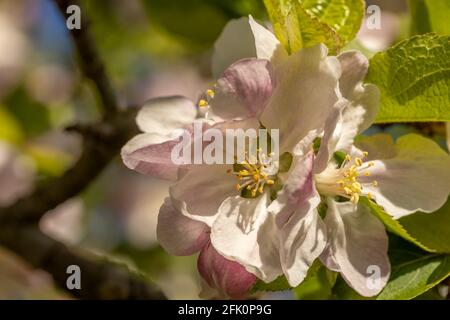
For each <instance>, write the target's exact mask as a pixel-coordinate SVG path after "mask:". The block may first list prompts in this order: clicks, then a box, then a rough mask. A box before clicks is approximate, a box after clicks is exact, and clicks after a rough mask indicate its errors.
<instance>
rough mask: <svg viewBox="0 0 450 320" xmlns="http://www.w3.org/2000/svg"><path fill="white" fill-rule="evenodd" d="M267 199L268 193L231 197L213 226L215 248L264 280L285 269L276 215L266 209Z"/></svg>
mask: <svg viewBox="0 0 450 320" xmlns="http://www.w3.org/2000/svg"><path fill="white" fill-rule="evenodd" d="M268 201H269V196H268V194H263V195H262V196H260V197H258V198H254V199H247V198H242V197H241V196H235V197H229V198H227V199H226V200H225V201H224V202H223V204H222V205H221V206H220V209H219V212H220V213H219V215H218V217H217V220H216V221H215V222H214V224H213V226H212V228H211V243H212V244H213V246H214V248H216V250H217V251H218V252H219V253H220V254H221V255H223V256H224V257H226V258H228V259H230V260H233V261H237V262H239V263H240V264H242V265H243V266H244V267H245V269H246V270H247V271H249V272H251V273H253V274H254V275H256V276H257V277H258V278H260V279H261V280H263V281H265V282H270V281H273V280H275V279H276V278H277V277H278V276H279V275H280V274H281V273H282V270H281V266H280V259H279V252H278V243H277V241H278V239H277V230H276V226H275V221H274V217H273V215H271V214H268V212H267V203H268Z"/></svg>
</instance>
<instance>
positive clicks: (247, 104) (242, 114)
mask: <svg viewBox="0 0 450 320" xmlns="http://www.w3.org/2000/svg"><path fill="white" fill-rule="evenodd" d="M274 85H275V84H274V75H273V70H272V65H271V64H270V62H269V61H267V60H258V59H244V60H240V61H238V62H236V63H235V64H233V65H231V66H230V67H229V68H228V69H227V70H225V72H224V73H223V74H222V76H221V77H220V78H219V80H217V85H216V89H215V96H214V99H213V100H212V101H211V108H212V111H213V112H214V114H216V115H218V116H219V117H222V118H224V119H233V118H248V117H258V116H259V115H260V114H261V112H262V111H263V110H264V107H265V106H266V104H267V102H268V100H269V98H270V96H271V94H272V89H273V87H274Z"/></svg>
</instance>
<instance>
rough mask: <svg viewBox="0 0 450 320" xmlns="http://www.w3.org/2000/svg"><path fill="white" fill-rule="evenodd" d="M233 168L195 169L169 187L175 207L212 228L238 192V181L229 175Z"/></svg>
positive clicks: (197, 167) (214, 165)
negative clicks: (226, 201) (227, 200)
mask: <svg viewBox="0 0 450 320" xmlns="http://www.w3.org/2000/svg"><path fill="white" fill-rule="evenodd" d="M231 168H232V166H231V165H216V164H213V165H207V164H204V165H196V166H193V167H191V168H190V169H188V170H187V172H186V173H185V174H184V175H183V176H182V177H181V178H180V179H179V180H178V181H177V183H175V184H174V185H173V186H171V187H170V189H169V192H170V196H171V198H172V201H173V203H174V206H175V207H176V208H177V209H178V210H180V211H181V213H182V214H184V215H185V216H187V217H189V218H191V219H194V220H197V221H201V222H204V223H206V224H207V225H208V226H212V225H213V222H214V221H215V220H216V217H217V214H218V212H219V207H220V206H221V204H222V202H223V201H224V200H225V199H226V198H228V197H230V196H233V195H236V194H238V191H237V190H236V177H235V176H234V175H232V174H229V173H227V170H228V169H231Z"/></svg>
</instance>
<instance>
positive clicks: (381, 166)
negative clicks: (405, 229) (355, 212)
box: [360, 134, 450, 218]
mask: <svg viewBox="0 0 450 320" xmlns="http://www.w3.org/2000/svg"><path fill="white" fill-rule="evenodd" d="M395 149H396V154H395V156H393V157H390V158H387V159H379V160H375V161H374V166H373V167H371V168H370V169H369V170H368V171H369V172H370V176H369V177H365V176H364V177H361V178H360V181H361V182H363V183H370V182H371V181H372V180H376V181H377V182H378V187H375V186H369V187H367V188H366V187H365V190H364V191H366V192H371V193H372V194H373V196H374V199H375V200H376V202H377V203H378V204H379V205H381V206H383V207H384V209H385V210H386V212H387V213H389V214H391V215H392V216H393V217H394V218H400V217H402V216H405V215H407V214H410V213H413V212H415V211H418V210H420V211H424V212H433V211H436V210H437V209H439V208H440V207H441V206H442V205H443V204H444V203H445V201H446V200H447V198H448V196H449V194H450V156H449V155H448V154H447V153H446V152H445V151H444V150H442V149H441V147H440V146H439V145H438V144H437V143H435V142H433V141H432V140H430V139H427V138H424V137H422V136H420V135H417V134H408V135H406V136H402V137H400V138H399V139H398V140H397V143H396V144H395Z"/></svg>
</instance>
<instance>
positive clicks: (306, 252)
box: [280, 194, 327, 287]
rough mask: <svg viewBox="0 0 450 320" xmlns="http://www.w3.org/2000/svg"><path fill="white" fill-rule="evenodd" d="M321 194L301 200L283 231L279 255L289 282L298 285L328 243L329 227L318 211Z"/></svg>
mask: <svg viewBox="0 0 450 320" xmlns="http://www.w3.org/2000/svg"><path fill="white" fill-rule="evenodd" d="M319 203H320V196H319V195H318V194H316V196H315V197H313V198H310V199H309V200H308V201H306V202H304V203H302V204H301V205H300V206H299V207H298V208H297V210H296V211H295V212H294V214H293V215H292V216H291V218H290V219H289V221H288V222H287V223H286V224H285V225H284V226H283V227H282V229H281V231H280V258H281V266H282V268H283V272H284V274H285V275H286V278H287V280H288V282H289V284H290V285H291V286H293V287H296V286H298V285H299V284H300V283H301V282H302V281H303V280H304V279H305V277H306V274H307V272H308V269H309V267H311V265H312V263H313V262H314V260H315V259H316V258H317V257H319V255H320V254H321V253H322V251H323V250H324V248H325V247H326V244H327V242H326V227H325V224H324V223H323V221H322V219H321V218H320V216H319V213H318V212H317V209H316V207H317V205H318V204H319Z"/></svg>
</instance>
